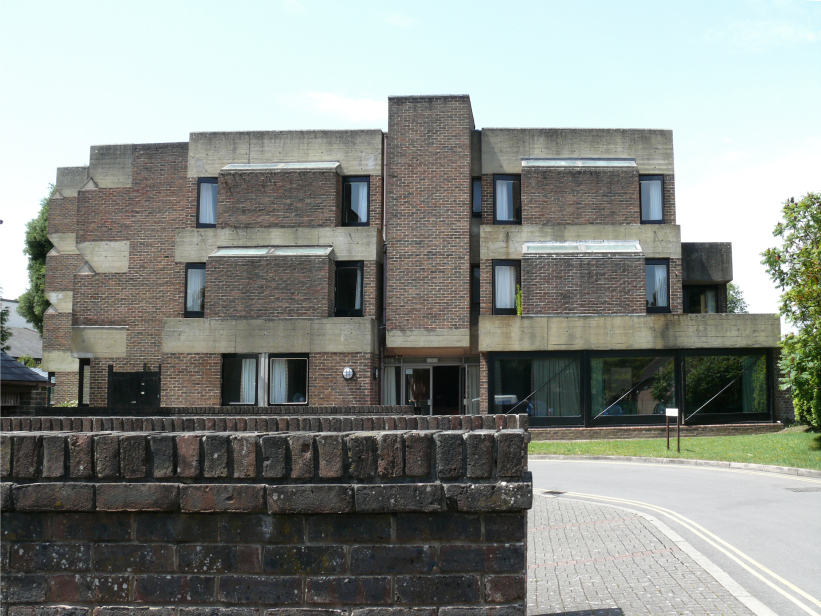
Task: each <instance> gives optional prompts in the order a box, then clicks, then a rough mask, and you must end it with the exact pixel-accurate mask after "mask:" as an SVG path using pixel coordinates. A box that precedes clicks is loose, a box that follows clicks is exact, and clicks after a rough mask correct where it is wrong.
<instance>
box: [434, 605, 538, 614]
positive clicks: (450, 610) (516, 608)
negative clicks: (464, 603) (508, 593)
mask: <svg viewBox="0 0 821 616" xmlns="http://www.w3.org/2000/svg"><path fill="white" fill-rule="evenodd" d="M439 616H525V607H524V605H502V606H498V607H487V606H481V607H461V606H459V607H456V606H454V607H451V606H448V607H444V606H443V607H441V608H439Z"/></svg>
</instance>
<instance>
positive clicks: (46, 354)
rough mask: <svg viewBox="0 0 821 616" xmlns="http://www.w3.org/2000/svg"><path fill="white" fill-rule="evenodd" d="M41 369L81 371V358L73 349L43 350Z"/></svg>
mask: <svg viewBox="0 0 821 616" xmlns="http://www.w3.org/2000/svg"><path fill="white" fill-rule="evenodd" d="M40 369H41V370H44V371H45V372H79V371H80V360H79V359H77V358H76V357H72V356H71V351H43V361H42V363H41V364H40Z"/></svg>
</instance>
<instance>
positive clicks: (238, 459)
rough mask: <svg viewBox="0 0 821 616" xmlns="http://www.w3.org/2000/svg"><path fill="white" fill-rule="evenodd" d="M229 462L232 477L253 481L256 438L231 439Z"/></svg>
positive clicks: (234, 437) (255, 473)
mask: <svg viewBox="0 0 821 616" xmlns="http://www.w3.org/2000/svg"><path fill="white" fill-rule="evenodd" d="M231 461H232V464H233V467H234V477H236V478H238V479H253V478H254V477H256V476H257V438H256V437H255V436H232V437H231Z"/></svg>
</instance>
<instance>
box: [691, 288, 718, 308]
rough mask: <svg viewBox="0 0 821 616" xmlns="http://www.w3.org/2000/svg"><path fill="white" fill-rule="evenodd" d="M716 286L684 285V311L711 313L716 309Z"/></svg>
mask: <svg viewBox="0 0 821 616" xmlns="http://www.w3.org/2000/svg"><path fill="white" fill-rule="evenodd" d="M717 298H718V288H717V287H715V286H685V287H684V312H688V313H690V314H713V313H715V312H717V311H718V302H717Z"/></svg>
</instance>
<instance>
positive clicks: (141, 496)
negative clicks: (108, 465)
mask: <svg viewBox="0 0 821 616" xmlns="http://www.w3.org/2000/svg"><path fill="white" fill-rule="evenodd" d="M179 508H180V486H179V485H178V484H171V483H163V484H159V483H100V484H97V509H98V510H99V511H175V510H177V509H179Z"/></svg>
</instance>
